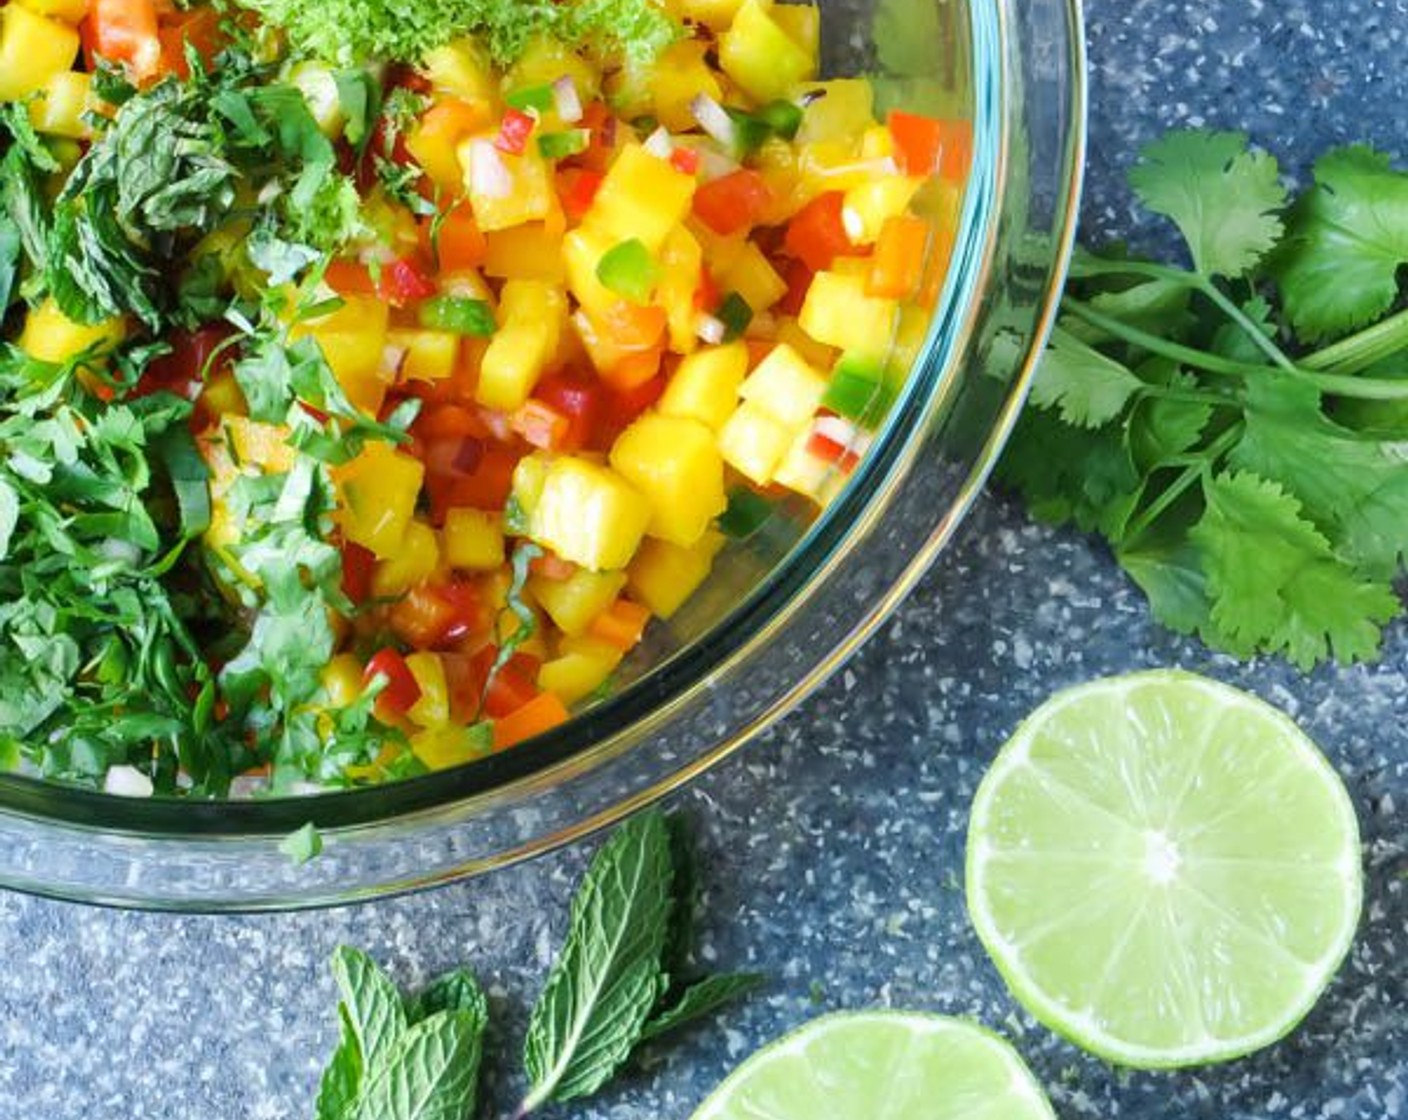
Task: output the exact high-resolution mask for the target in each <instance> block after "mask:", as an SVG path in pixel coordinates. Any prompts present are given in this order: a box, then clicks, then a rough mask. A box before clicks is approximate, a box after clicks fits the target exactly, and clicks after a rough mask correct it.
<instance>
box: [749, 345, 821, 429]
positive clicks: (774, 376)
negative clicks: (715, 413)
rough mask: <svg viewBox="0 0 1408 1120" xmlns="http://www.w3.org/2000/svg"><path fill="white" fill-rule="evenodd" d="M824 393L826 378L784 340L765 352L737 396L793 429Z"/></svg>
mask: <svg viewBox="0 0 1408 1120" xmlns="http://www.w3.org/2000/svg"><path fill="white" fill-rule="evenodd" d="M825 393H826V378H825V377H823V376H822V375H821V374H819V373H818V372H817V371H816V370H814V369H812V367H811V366H810V365H808V364H807V360H806V359H805V358H803V357H802V355H800V354H799V353H797V351H795V350H794V349H792V347H790V346H788V345H787V344H786V343H785V342H784V343H779V344H778V345H777V346H774V347H773V348H772V349H771V350H770V351H768V356H767V357H766V358H764V359H763V360H762V361H761V362H759V363H758V368H757V369H755V370H754V371H753V372H752V373H751V374H749V375H748V377H747V379H746V380H745V381H744V382H743V387H742V388H741V389H739V390H738V395H739V396H740V397H742V398H743V399H744V400H745V401H748V402H750V403H751V404H754V405H757V406H758V407H759V408H762V409H764V410H765V411H767V412H768V413H769V414H770V415H771V416H773V417H774V418H775V419H776V420H778V421H779V422H780V423H781V424H783V425H784V426H785V427H788V428H791V429H793V430H795V429H797V428H800V427H801V426H802V425H804V424H806V423H807V421H809V420H810V419H811V418H812V417H813V416H814V415H816V410H817V408H818V407H819V406H820V404H821V398H822V396H823V395H824V394H825Z"/></svg>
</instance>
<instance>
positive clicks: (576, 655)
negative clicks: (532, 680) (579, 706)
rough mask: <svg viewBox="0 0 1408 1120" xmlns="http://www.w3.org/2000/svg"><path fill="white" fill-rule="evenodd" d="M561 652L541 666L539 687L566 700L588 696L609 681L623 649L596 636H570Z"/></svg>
mask: <svg viewBox="0 0 1408 1120" xmlns="http://www.w3.org/2000/svg"><path fill="white" fill-rule="evenodd" d="M562 645H563V647H565V648H561V649H559V652H558V655H557V656H556V657H554V658H553V659H552V660H551V661H545V662H543V665H542V668H540V669H539V670H538V687H539V688H541V689H544V690H545V691H547V692H551V693H554V694H555V695H556V696H557V698H558V699H559V700H561V701H562V702H563V703H564V704H575V703H577V701H579V700H585V699H586V698H587V697H588V696H590V695H591V694H592V693H593V692H595V691H596V690H597V689H598V688H600V687H601V686H602V685H603V684H605V683H606V680H607V678H608V677H610V676H611V674H612V673H613V672H615V670H616V666H617V665H619V664H620V663H621V651H620V650H618V649H616V647H615V646H612V645H609V644H608V643H606V642H602V641H597V640H595V639H592V638H578V639H568V640H567V641H566V642H564V643H562Z"/></svg>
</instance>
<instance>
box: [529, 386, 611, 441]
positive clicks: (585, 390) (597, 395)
mask: <svg viewBox="0 0 1408 1120" xmlns="http://www.w3.org/2000/svg"><path fill="white" fill-rule="evenodd" d="M601 392H602V390H601V383H600V382H599V381H596V380H595V379H593V380H590V381H589V380H587V379H586V378H584V377H577V376H573V375H571V374H565V373H560V374H550V375H549V376H547V377H545V378H543V379H542V380H541V381H539V382H538V386H537V388H535V389H534V390H533V396H534V397H536V398H537V399H538V400H540V401H542V402H544V403H545V404H547V405H549V406H550V407H552V408H553V409H555V410H556V411H557V412H558V413H559V414H560V415H562V416H563V417H565V418H566V420H567V428H566V430H565V431H564V432H563V433H562V437H561V443H560V446H559V450H562V451H578V450H580V449H581V448H583V447H585V446H586V445H587V441H588V440H589V439H590V438H591V434H592V429H593V428H594V427H595V426H596V422H597V416H598V414H599V413H600V411H601Z"/></svg>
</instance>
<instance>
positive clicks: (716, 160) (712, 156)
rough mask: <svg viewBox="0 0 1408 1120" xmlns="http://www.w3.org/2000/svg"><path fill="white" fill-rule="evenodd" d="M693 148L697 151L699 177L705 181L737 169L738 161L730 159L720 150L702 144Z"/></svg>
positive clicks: (719, 177) (731, 172) (710, 181)
mask: <svg viewBox="0 0 1408 1120" xmlns="http://www.w3.org/2000/svg"><path fill="white" fill-rule="evenodd" d="M694 150H695V151H696V152H698V153H699V177H700V178H701V179H702V180H703V181H704V182H706V183H712V182H713V181H714V180H715V179H722V178H723V177H724V176H725V175H732V174H733V173H734V172H735V171H737V170H738V161H737V160H735V159H730V158H729V157H728V156H726V155H724V154H723V153H722V152H719V151H715V150H714V149H713V148H706V147H704V146H702V145H701V146H700V147H697V148H695V149H694Z"/></svg>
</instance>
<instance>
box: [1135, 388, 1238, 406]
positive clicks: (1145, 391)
mask: <svg viewBox="0 0 1408 1120" xmlns="http://www.w3.org/2000/svg"><path fill="white" fill-rule="evenodd" d="M1139 392H1140V395H1141V396H1145V397H1154V398H1156V399H1157V400H1161V401H1174V402H1177V403H1179V404H1206V405H1212V406H1214V407H1216V406H1219V405H1221V406H1222V407H1224V408H1228V407H1230V408H1239V407H1241V402H1240V401H1238V400H1235V399H1233V398H1232V397H1230V396H1228V395H1227V394H1226V393H1219V392H1216V391H1214V390H1211V389H1174V388H1170V387H1169V386H1167V385H1145V386H1144V388H1142V389H1140V390H1139Z"/></svg>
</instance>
